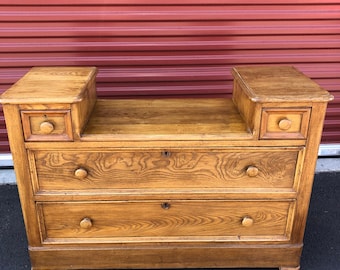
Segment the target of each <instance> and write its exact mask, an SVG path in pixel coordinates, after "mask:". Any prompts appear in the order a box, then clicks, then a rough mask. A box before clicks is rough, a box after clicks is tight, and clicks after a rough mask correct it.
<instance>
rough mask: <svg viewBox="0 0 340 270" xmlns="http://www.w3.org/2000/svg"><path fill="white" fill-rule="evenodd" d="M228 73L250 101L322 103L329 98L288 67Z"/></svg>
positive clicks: (303, 76) (244, 67) (238, 70)
mask: <svg viewBox="0 0 340 270" xmlns="http://www.w3.org/2000/svg"><path fill="white" fill-rule="evenodd" d="M232 73H233V75H234V78H235V79H236V80H238V81H239V82H240V83H241V84H242V85H243V87H244V89H245V90H246V92H247V94H248V96H249V98H250V99H252V100H253V101H254V102H284V101H285V102H318V101H319V102H325V101H330V100H332V99H333V96H332V95H330V94H329V93H328V92H327V91H326V90H324V89H323V88H322V87H320V86H319V85H318V84H317V83H315V82H314V81H312V80H311V79H310V78H308V77H307V76H306V75H304V74H303V73H302V72H300V71H299V70H297V69H296V68H294V67H292V66H242V67H235V68H233V70H232Z"/></svg>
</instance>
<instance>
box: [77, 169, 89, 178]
mask: <svg viewBox="0 0 340 270" xmlns="http://www.w3.org/2000/svg"><path fill="white" fill-rule="evenodd" d="M87 175H88V172H87V170H85V169H84V168H79V169H76V170H75V172H74V176H75V177H77V178H79V179H84V178H85V177H86V176H87Z"/></svg>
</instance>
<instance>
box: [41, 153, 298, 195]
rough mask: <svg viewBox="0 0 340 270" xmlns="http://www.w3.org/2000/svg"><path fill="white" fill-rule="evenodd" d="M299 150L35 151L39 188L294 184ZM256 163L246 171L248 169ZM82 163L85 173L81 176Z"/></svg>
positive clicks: (283, 185) (212, 186) (274, 186)
mask: <svg viewBox="0 0 340 270" xmlns="http://www.w3.org/2000/svg"><path fill="white" fill-rule="evenodd" d="M298 153H299V152H298V151H297V150H290V151H287V150H276V151H273V150H271V151H264V150H263V149H260V148H259V149H255V150H254V149H247V151H246V152H240V151H232V150H230V151H225V150H220V151H219V150H215V151H213V150H212V151H209V152H205V151H204V152H203V151H202V150H199V149H197V150H191V151H185V150H181V149H172V150H158V151H150V149H146V150H145V151H136V152H135V151H130V152H127V151H126V152H122V151H108V152H106V151H99V150H93V151H87V152H77V151H76V150H74V151H66V150H65V151H62V152H59V151H58V152H55V151H35V152H34V159H35V167H36V171H37V179H38V183H39V187H40V190H83V189H98V188H100V189H107V188H115V189H129V188H134V189H136V188H141V189H143V188H144V189H152V188H186V189H188V188H226V187H231V188H292V187H293V184H294V178H295V171H296V165H297V157H298ZM250 166H254V167H256V168H257V169H258V174H257V175H256V176H253V177H251V176H248V175H247V169H248V168H249V167H250ZM79 168H82V169H84V170H86V171H87V173H88V175H87V176H86V177H85V178H83V179H79V178H77V177H75V175H74V173H75V171H76V170H77V169H79Z"/></svg>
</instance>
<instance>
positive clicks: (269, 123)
mask: <svg viewBox="0 0 340 270" xmlns="http://www.w3.org/2000/svg"><path fill="white" fill-rule="evenodd" d="M309 115H310V109H309V108H301V109H300V108H297V109H294V110H292V109H286V108H281V109H280V108H266V109H264V110H263V112H262V122H261V131H260V138H261V139H305V138H306V137H307V131H308V124H309Z"/></svg>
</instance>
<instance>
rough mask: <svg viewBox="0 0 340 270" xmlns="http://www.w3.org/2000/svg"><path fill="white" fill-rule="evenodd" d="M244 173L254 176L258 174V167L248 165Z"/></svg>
mask: <svg viewBox="0 0 340 270" xmlns="http://www.w3.org/2000/svg"><path fill="white" fill-rule="evenodd" d="M246 174H247V175H248V176H249V177H255V176H257V175H258V174H259V169H258V168H257V167H255V166H249V167H248V168H247V170H246Z"/></svg>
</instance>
